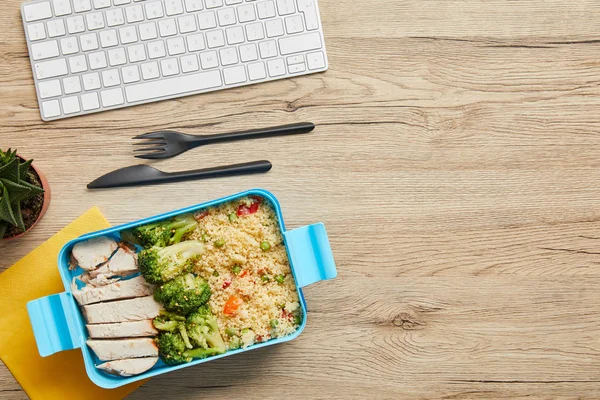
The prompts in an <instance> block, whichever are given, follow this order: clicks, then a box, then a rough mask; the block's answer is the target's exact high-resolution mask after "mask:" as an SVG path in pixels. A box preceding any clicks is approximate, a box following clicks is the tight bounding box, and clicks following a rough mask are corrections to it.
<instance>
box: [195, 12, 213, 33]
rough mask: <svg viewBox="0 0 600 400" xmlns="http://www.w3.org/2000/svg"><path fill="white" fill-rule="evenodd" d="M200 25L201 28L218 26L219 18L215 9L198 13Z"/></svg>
mask: <svg viewBox="0 0 600 400" xmlns="http://www.w3.org/2000/svg"><path fill="white" fill-rule="evenodd" d="M198 26H199V27H200V29H212V28H216V27H217V18H216V17H215V13H214V12H213V11H208V12H203V13H200V14H198Z"/></svg>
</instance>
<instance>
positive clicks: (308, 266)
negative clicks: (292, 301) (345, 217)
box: [284, 223, 337, 288]
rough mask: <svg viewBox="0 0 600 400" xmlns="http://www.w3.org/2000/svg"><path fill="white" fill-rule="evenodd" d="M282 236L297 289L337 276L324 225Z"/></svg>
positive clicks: (300, 229) (297, 230)
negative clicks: (284, 238) (285, 243)
mask: <svg viewBox="0 0 600 400" xmlns="http://www.w3.org/2000/svg"><path fill="white" fill-rule="evenodd" d="M284 235H285V237H286V240H287V245H288V250H289V252H290V257H291V259H292V260H291V261H292V265H293V267H294V272H295V275H296V283H297V284H298V286H299V287H301V288H302V287H305V286H308V285H311V284H313V283H315V282H319V281H323V280H326V279H333V278H335V277H336V276H337V270H336V269H335V262H334V260H333V253H332V252H331V245H330V244H329V238H328V237H327V231H326V230H325V225H323V224H321V223H318V224H313V225H308V226H303V227H301V228H298V229H294V230H291V231H288V232H285V234H284Z"/></svg>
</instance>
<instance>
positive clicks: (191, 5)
mask: <svg viewBox="0 0 600 400" xmlns="http://www.w3.org/2000/svg"><path fill="white" fill-rule="evenodd" d="M202 8H203V7H202V0H185V9H186V10H187V12H194V11H200V10H202Z"/></svg>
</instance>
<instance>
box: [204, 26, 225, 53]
mask: <svg viewBox="0 0 600 400" xmlns="http://www.w3.org/2000/svg"><path fill="white" fill-rule="evenodd" d="M206 42H207V43H208V47H209V48H211V49H213V48H215V47H222V46H225V36H223V31H221V30H218V31H210V32H206Z"/></svg>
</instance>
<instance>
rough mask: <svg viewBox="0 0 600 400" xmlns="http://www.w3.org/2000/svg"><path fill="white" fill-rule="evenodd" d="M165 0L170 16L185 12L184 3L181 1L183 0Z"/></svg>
mask: <svg viewBox="0 0 600 400" xmlns="http://www.w3.org/2000/svg"><path fill="white" fill-rule="evenodd" d="M164 2H165V9H166V10H167V15H168V16H171V15H178V14H183V4H182V3H181V0H164Z"/></svg>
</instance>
